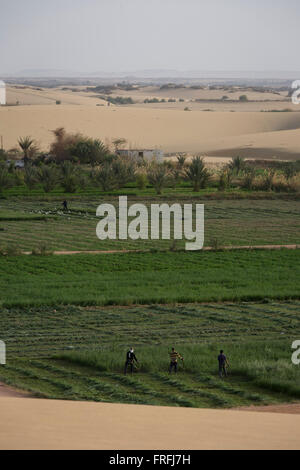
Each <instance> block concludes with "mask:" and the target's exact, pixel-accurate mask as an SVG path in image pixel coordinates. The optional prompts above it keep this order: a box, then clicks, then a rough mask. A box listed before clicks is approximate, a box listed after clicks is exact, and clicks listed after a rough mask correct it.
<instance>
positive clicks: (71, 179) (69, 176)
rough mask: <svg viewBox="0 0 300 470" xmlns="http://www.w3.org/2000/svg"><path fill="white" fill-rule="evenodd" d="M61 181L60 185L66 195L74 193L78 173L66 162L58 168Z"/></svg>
mask: <svg viewBox="0 0 300 470" xmlns="http://www.w3.org/2000/svg"><path fill="white" fill-rule="evenodd" d="M60 171H61V179H60V183H61V185H62V187H63V188H64V190H65V192H66V193H75V191H76V189H77V186H78V172H77V168H75V167H74V165H73V164H72V163H71V162H70V161H68V160H66V161H65V162H63V163H62V165H61V166H60Z"/></svg>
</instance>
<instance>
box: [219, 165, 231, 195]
mask: <svg viewBox="0 0 300 470" xmlns="http://www.w3.org/2000/svg"><path fill="white" fill-rule="evenodd" d="M231 179H232V172H231V171H230V170H228V169H227V170H226V169H225V170H223V171H222V172H221V174H220V177H219V181H218V189H219V191H225V190H226V189H228V188H229V187H230V184H231Z"/></svg>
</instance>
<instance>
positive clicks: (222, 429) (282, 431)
mask: <svg viewBox="0 0 300 470" xmlns="http://www.w3.org/2000/svg"><path fill="white" fill-rule="evenodd" d="M0 414H1V422H2V423H3V425H2V426H1V429H0V449H5V450H12V449H26V450H27V449H110V450H116V449H118V450H126V449H128V450H130V449H141V450H145V449H157V450H166V449H169V450H175V449H184V450H189V449H299V448H300V416H299V415H289V414H276V413H258V412H247V411H234V410H232V411H228V410H207V409H190V408H172V407H171V408H168V407H154V406H153V407H152V406H141V405H119V404H106V403H87V402H71V401H52V400H42V399H32V398H0ZM4 423H5V424H4Z"/></svg>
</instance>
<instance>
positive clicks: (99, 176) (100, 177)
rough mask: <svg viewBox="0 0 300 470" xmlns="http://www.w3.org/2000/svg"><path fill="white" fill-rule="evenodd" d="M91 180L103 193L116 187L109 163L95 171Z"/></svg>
mask: <svg viewBox="0 0 300 470" xmlns="http://www.w3.org/2000/svg"><path fill="white" fill-rule="evenodd" d="M92 179H93V181H94V182H95V184H96V185H98V184H99V185H100V186H101V188H102V190H103V191H111V190H112V189H115V187H116V180H115V173H114V171H113V169H112V167H111V165H110V164H109V163H104V164H103V165H102V166H101V167H100V168H99V169H98V170H97V171H95V172H93V174H92Z"/></svg>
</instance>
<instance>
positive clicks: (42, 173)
mask: <svg viewBox="0 0 300 470" xmlns="http://www.w3.org/2000/svg"><path fill="white" fill-rule="evenodd" d="M38 179H39V181H40V183H41V185H42V187H43V189H44V191H45V193H49V192H50V191H52V190H53V189H54V188H55V186H56V185H57V184H58V183H59V173H58V170H57V168H56V167H55V166H53V165H41V166H40V168H39V171H38Z"/></svg>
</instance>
